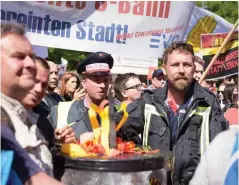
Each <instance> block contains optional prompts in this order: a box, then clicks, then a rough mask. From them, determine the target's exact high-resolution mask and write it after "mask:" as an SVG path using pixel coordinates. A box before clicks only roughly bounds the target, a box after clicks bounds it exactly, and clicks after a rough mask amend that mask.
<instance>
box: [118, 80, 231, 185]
mask: <svg viewBox="0 0 239 185" xmlns="http://www.w3.org/2000/svg"><path fill="white" fill-rule="evenodd" d="M167 90H168V87H167V83H166V84H165V86H164V87H163V88H161V89H157V90H155V91H154V93H152V92H151V93H147V92H146V93H144V94H143V95H142V96H141V98H140V99H138V100H137V101H135V102H134V103H132V105H131V109H132V110H131V112H130V115H129V118H128V120H127V122H126V124H125V125H124V126H123V127H122V129H121V133H123V137H124V139H126V140H130V139H132V140H133V141H137V140H139V136H138V135H139V134H141V139H140V141H139V143H138V144H142V139H143V138H144V135H145V133H147V134H148V137H146V140H147V145H149V146H151V147H153V148H158V149H160V150H166V151H172V153H173V158H174V162H173V164H172V168H173V169H172V172H173V173H172V181H173V184H188V182H189V181H190V179H191V178H192V176H193V174H194V171H195V168H196V166H197V165H198V163H199V160H200V155H201V152H200V147H201V146H200V145H201V142H200V138H201V131H202V129H201V126H202V122H203V120H204V119H203V116H202V115H200V113H198V112H199V110H201V109H199V107H201V108H202V107H210V108H211V109H210V116H209V127H208V132H207V133H208V135H209V141H212V139H213V138H214V137H215V136H216V135H217V134H218V133H219V132H221V131H223V130H226V129H227V128H228V123H227V122H226V120H225V119H224V116H223V112H222V110H221V108H220V105H219V102H218V101H217V99H216V97H215V95H214V94H213V93H211V92H210V91H208V90H206V89H205V88H203V87H201V86H200V85H199V84H198V83H197V82H193V83H192V85H191V87H190V89H189V91H188V93H187V95H186V98H185V99H186V100H187V102H188V103H187V106H186V108H185V113H184V115H183V118H179V117H178V120H176V122H177V123H176V124H177V126H178V127H177V130H176V133H172V126H171V122H170V120H169V108H168V105H167ZM150 106H153V107H154V108H155V112H157V113H158V115H157V114H156V113H153V114H150V117H147V118H148V119H149V120H148V123H149V126H148V132H144V129H145V127H146V126H145V125H146V122H147V120H146V118H145V116H147V114H145V110H146V108H147V107H150ZM133 107H134V108H133ZM173 134H174V135H175V136H176V140H175V141H174V142H173V140H172V135H173ZM135 138H137V139H135Z"/></svg>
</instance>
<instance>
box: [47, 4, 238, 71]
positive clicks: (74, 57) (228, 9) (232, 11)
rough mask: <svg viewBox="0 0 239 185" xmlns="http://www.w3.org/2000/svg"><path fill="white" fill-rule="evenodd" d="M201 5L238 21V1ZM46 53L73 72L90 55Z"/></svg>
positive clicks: (200, 5)
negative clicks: (63, 63) (62, 59)
mask: <svg viewBox="0 0 239 185" xmlns="http://www.w3.org/2000/svg"><path fill="white" fill-rule="evenodd" d="M203 3H204V8H206V9H207V10H209V11H211V12H214V13H216V14H217V15H219V16H221V17H223V18H224V19H226V20H227V21H229V22H230V23H232V24H234V23H235V22H236V20H237V19H238V1H204V2H203V1H198V2H197V3H196V5H197V6H198V7H202V6H203ZM48 53H49V57H48V58H49V59H50V60H52V61H54V62H56V63H60V62H61V57H63V58H64V59H66V60H68V66H67V69H68V70H74V69H75V67H76V64H77V63H78V62H80V61H81V60H83V59H85V58H86V57H87V56H88V55H89V54H90V53H88V52H82V51H72V50H65V49H58V48H49V50H48ZM161 65H162V61H161V60H159V63H158V66H159V67H161Z"/></svg>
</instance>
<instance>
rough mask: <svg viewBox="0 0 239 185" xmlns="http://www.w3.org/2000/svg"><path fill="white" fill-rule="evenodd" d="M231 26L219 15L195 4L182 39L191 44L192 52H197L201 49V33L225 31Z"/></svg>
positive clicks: (231, 25)
mask: <svg viewBox="0 0 239 185" xmlns="http://www.w3.org/2000/svg"><path fill="white" fill-rule="evenodd" d="M232 27H233V24H231V23H229V22H228V21H226V20H225V19H223V18H222V17H220V16H219V15H217V14H215V13H213V12H210V11H209V10H206V9H203V8H199V7H197V6H195V7H194V9H193V13H192V16H191V18H190V21H189V23H188V27H187V29H186V32H185V36H184V40H185V41H187V42H188V43H189V44H191V45H192V46H193V48H194V52H195V53H197V52H199V51H200V49H201V44H200V36H201V34H209V33H227V32H229V31H230V29H231V28H232Z"/></svg>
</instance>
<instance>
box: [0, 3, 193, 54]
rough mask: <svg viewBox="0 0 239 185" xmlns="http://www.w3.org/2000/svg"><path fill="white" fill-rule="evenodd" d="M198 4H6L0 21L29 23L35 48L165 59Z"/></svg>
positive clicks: (179, 38) (29, 31)
mask: <svg viewBox="0 0 239 185" xmlns="http://www.w3.org/2000/svg"><path fill="white" fill-rule="evenodd" d="M194 4H195V3H194V2H179V1H178V2H176V1H172V2H170V1H33V2H30V1H29V2H20V1H12V2H11V1H5V2H1V20H2V21H10V22H17V23H22V24H25V25H26V27H27V31H28V32H27V36H28V38H29V40H30V41H31V43H32V44H35V45H40V46H47V47H54V48H63V49H69V50H78V51H88V52H97V51H104V52H108V53H111V54H115V55H123V56H136V57H143V58H145V57H146V58H161V57H162V53H163V51H164V49H165V48H166V47H167V46H168V45H169V44H170V43H172V42H173V41H177V40H181V39H183V35H184V32H185V29H186V27H187V25H188V21H189V19H190V17H191V13H192V10H193V8H194V6H195V5H194Z"/></svg>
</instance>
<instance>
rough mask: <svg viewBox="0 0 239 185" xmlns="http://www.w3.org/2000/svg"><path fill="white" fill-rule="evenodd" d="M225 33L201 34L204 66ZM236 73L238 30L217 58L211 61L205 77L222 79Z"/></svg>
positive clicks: (215, 50) (220, 43) (210, 58)
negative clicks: (211, 63)
mask: <svg viewBox="0 0 239 185" xmlns="http://www.w3.org/2000/svg"><path fill="white" fill-rule="evenodd" d="M226 36H227V33H223V34H204V35H201V49H202V50H201V51H202V54H203V59H204V61H205V66H204V67H205V68H206V67H207V66H208V65H209V63H210V62H211V60H212V58H213V56H214V55H215V54H216V52H217V50H218V49H219V47H220V46H221V45H222V43H223V40H224V39H225V38H226ZM237 73H238V32H234V33H233V35H232V37H231V39H230V40H229V41H228V43H227V44H226V46H225V47H224V48H223V50H222V52H221V53H220V55H219V57H218V58H217V60H216V61H215V62H214V63H213V65H212V67H211V68H210V70H209V72H208V73H207V76H206V79H210V80H212V79H222V78H225V77H226V76H231V75H235V74H237Z"/></svg>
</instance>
